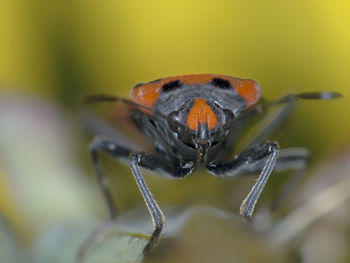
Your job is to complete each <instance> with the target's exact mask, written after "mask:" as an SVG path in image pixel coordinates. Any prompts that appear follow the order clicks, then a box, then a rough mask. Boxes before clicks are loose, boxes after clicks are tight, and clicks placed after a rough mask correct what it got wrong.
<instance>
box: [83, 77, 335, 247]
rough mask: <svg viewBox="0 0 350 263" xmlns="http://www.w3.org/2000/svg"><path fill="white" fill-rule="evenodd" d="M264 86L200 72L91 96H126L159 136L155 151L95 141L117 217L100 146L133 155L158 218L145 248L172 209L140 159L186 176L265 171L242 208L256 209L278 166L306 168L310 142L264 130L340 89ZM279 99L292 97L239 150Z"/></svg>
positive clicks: (133, 116) (132, 112)
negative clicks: (281, 92) (270, 93)
mask: <svg viewBox="0 0 350 263" xmlns="http://www.w3.org/2000/svg"><path fill="white" fill-rule="evenodd" d="M260 94H261V90H260V86H259V85H258V84H257V82H255V81H253V80H248V79H240V78H235V77H229V76H223V75H215V74H197V75H184V76H176V77H168V78H163V79H159V80H155V81H152V82H149V83H146V84H138V85H136V86H135V87H134V89H133V90H132V91H131V100H127V99H121V98H117V97H113V96H106V95H94V96H90V97H88V98H87V99H86V103H96V102H120V103H121V104H123V105H127V106H128V107H129V108H128V116H127V118H128V119H129V121H130V122H132V123H133V124H134V125H135V126H136V127H137V129H138V131H139V132H140V135H142V136H144V137H145V138H146V139H147V140H148V141H149V142H151V145H152V151H151V152H146V151H144V150H142V149H141V150H140V149H136V148H134V147H133V146H131V145H130V146H128V145H126V144H125V143H122V141H124V140H121V141H117V140H115V139H106V138H103V137H100V136H99V137H96V138H95V140H94V141H93V143H92V144H91V151H92V157H93V162H94V167H95V171H96V174H97V177H98V179H99V182H100V185H101V188H102V190H103V193H104V196H105V198H106V201H107V205H108V208H109V212H110V215H111V217H112V218H114V217H115V216H116V214H117V212H116V208H115V205H114V202H113V200H112V198H111V194H110V191H109V189H108V186H107V184H106V183H105V182H106V181H105V180H104V177H103V173H102V170H101V167H100V163H99V158H98V152H99V151H104V152H107V153H109V154H111V155H112V156H114V157H116V158H118V159H123V158H124V159H126V158H128V160H129V164H130V168H131V171H132V174H133V176H134V178H135V180H136V183H137V185H138V187H139V189H140V191H141V194H142V196H143V198H144V200H145V203H146V205H147V207H148V210H149V212H150V214H151V217H152V220H153V224H154V232H153V234H152V236H151V238H150V240H149V242H148V244H147V246H146V247H145V250H144V252H145V253H146V252H147V251H149V250H150V248H151V247H152V246H153V245H154V244H155V243H156V242H157V240H158V239H159V236H160V233H161V231H162V227H163V225H164V223H165V217H164V215H163V213H162V211H161V209H160V208H159V206H158V204H157V202H156V201H155V199H154V198H153V195H152V194H151V192H150V190H149V188H148V186H147V184H146V183H145V181H144V179H143V176H142V174H141V172H140V169H139V167H143V168H146V169H149V170H152V171H156V172H158V173H160V174H163V175H166V176H169V177H175V178H184V177H185V176H188V175H189V174H191V173H192V172H193V171H194V170H195V169H197V168H199V167H202V168H205V169H206V170H207V171H208V172H209V173H210V174H212V175H214V176H220V177H227V178H232V177H235V176H240V175H245V174H251V173H259V174H260V175H259V177H258V180H257V181H256V183H255V185H254V186H253V187H252V189H251V191H250V192H249V193H248V195H247V197H246V198H245V199H244V200H243V202H242V205H241V208H240V214H241V215H242V216H245V217H251V216H252V214H253V211H254V207H255V204H256V202H257V200H258V198H259V195H260V193H261V192H262V190H263V188H264V186H265V184H266V182H267V180H268V178H269V176H270V174H271V172H272V171H273V169H274V168H277V169H291V168H292V169H303V168H304V167H305V165H306V162H307V157H308V153H307V151H306V150H305V149H295V148H294V149H286V150H281V151H280V149H279V146H278V143H277V142H274V141H267V142H261V141H260V140H261V138H263V137H264V134H266V133H267V132H270V131H272V130H273V129H275V128H277V127H278V126H279V125H280V124H281V120H283V119H285V117H286V116H287V115H289V113H290V112H291V109H292V108H293V106H294V104H295V102H296V101H297V100H298V99H332V98H336V97H340V96H341V95H340V94H338V93H335V92H314V93H300V94H290V95H287V96H284V97H282V98H280V99H278V100H275V101H272V102H269V103H265V104H263V103H259V99H260ZM278 104H281V105H284V110H282V111H281V113H280V114H279V115H278V116H277V118H275V119H274V121H272V123H271V124H270V125H269V126H268V128H267V129H266V130H263V131H262V132H261V135H260V136H259V135H258V136H257V137H256V138H255V140H254V141H253V143H252V145H251V146H249V147H248V148H247V149H245V150H243V151H242V152H241V153H238V154H236V155H235V157H234V158H231V154H232V152H233V150H234V146H235V143H234V142H235V138H236V137H237V133H238V131H239V129H240V127H241V126H242V125H243V124H244V122H245V121H246V120H247V119H249V118H250V117H251V116H254V115H258V114H261V113H264V112H266V111H267V110H268V109H269V108H270V107H272V106H274V105H278Z"/></svg>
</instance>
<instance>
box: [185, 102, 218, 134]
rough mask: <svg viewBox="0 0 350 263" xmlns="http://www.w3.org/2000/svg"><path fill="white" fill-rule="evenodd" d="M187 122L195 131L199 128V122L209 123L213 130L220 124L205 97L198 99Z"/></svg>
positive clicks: (209, 127)
mask: <svg viewBox="0 0 350 263" xmlns="http://www.w3.org/2000/svg"><path fill="white" fill-rule="evenodd" d="M186 124H187V126H188V127H189V128H190V129H191V130H193V131H197V130H198V125H199V124H207V125H208V129H209V130H211V129H213V128H215V127H216V125H217V124H218V118H217V117H216V115H215V113H214V112H213V110H212V108H211V107H210V106H209V105H208V104H207V103H206V101H205V99H196V100H194V105H193V106H192V108H191V110H190V112H189V113H188V116H187V120H186Z"/></svg>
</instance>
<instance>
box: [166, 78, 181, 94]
mask: <svg viewBox="0 0 350 263" xmlns="http://www.w3.org/2000/svg"><path fill="white" fill-rule="evenodd" d="M181 85H182V83H181V81H180V80H173V81H170V82H168V83H165V84H164V85H163V86H162V91H163V92H169V91H173V90H175V89H178V88H180V87H181Z"/></svg>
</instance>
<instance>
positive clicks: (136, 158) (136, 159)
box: [129, 152, 165, 254]
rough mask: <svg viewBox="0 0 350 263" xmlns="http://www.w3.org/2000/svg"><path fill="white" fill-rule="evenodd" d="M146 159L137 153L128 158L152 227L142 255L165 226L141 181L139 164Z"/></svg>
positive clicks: (143, 154) (155, 241) (163, 218)
mask: <svg viewBox="0 0 350 263" xmlns="http://www.w3.org/2000/svg"><path fill="white" fill-rule="evenodd" d="M148 157H150V156H149V155H148V154H146V153H137V152H133V153H131V154H130V156H129V160H130V168H131V171H132V174H133V175H134V178H135V181H136V183H137V186H138V187H139V189H140V192H141V194H142V197H143V199H144V200H145V203H146V205H147V208H148V211H149V213H150V214H151V217H152V222H153V226H154V231H153V233H152V236H151V238H150V239H149V241H148V243H147V245H146V246H145V248H144V251H143V253H144V254H146V253H147V252H148V251H150V249H151V248H152V247H153V245H154V244H156V243H157V241H158V239H159V236H160V233H161V232H162V229H163V226H164V224H165V217H164V215H163V212H162V210H161V209H160V208H159V206H158V204H157V202H156V200H155V199H154V197H153V195H152V193H151V191H150V190H149V188H148V186H147V184H146V182H145V180H144V179H143V176H142V174H141V172H140V169H139V164H140V163H142V162H143V161H145V160H144V159H146V158H148ZM152 161H154V160H152ZM147 165H149V163H147Z"/></svg>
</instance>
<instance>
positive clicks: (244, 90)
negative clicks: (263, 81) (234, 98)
mask: <svg viewBox="0 0 350 263" xmlns="http://www.w3.org/2000/svg"><path fill="white" fill-rule="evenodd" d="M231 83H232V86H233V87H234V89H235V90H236V91H237V93H238V94H239V95H240V96H241V97H242V98H243V99H244V100H245V101H246V102H247V106H246V107H247V108H249V107H251V106H253V105H254V104H255V103H257V102H258V101H259V99H260V95H261V89H260V86H259V84H258V83H257V82H256V81H254V80H250V79H238V78H232V79H231Z"/></svg>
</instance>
